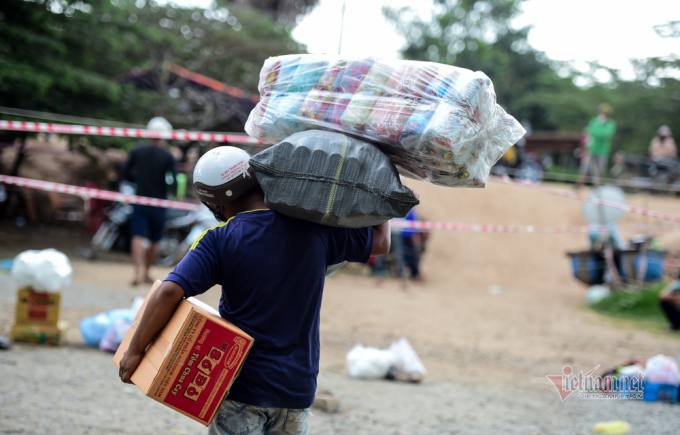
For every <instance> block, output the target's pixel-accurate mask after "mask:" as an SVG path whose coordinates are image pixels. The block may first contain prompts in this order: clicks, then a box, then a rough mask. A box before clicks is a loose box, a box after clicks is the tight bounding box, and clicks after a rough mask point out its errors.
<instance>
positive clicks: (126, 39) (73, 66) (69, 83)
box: [0, 0, 305, 147]
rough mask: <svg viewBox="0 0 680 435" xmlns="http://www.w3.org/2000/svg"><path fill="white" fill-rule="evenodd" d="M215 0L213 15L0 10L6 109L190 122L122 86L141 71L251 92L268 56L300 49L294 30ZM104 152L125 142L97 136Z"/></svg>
mask: <svg viewBox="0 0 680 435" xmlns="http://www.w3.org/2000/svg"><path fill="white" fill-rule="evenodd" d="M226 5H227V1H226V0H218V1H217V2H216V6H215V7H213V8H212V9H208V10H202V9H179V8H174V7H172V6H160V5H158V4H157V3H156V2H155V1H153V0H152V1H146V0H4V1H2V2H0V105H3V106H9V107H17V108H22V109H30V110H42V111H48V112H54V113H61V114H68V115H74V116H87V117H91V118H100V119H109V120H115V121H123V122H131V123H137V124H145V123H146V121H147V120H148V119H150V118H151V117H153V116H156V115H161V116H165V117H167V118H168V119H169V120H170V121H171V122H172V123H173V125H175V126H176V127H178V128H191V127H192V125H191V122H190V120H189V119H188V118H187V117H186V116H185V115H184V114H183V113H182V112H181V111H180V110H178V107H177V100H174V99H172V98H170V97H169V96H168V93H167V89H165V86H164V83H163V80H158V81H157V83H156V85H157V89H156V91H149V90H141V89H137V88H134V87H132V86H130V85H122V84H120V83H119V81H118V80H117V79H118V78H119V77H120V76H121V75H122V74H125V73H127V72H129V71H131V70H133V69H135V68H151V69H153V70H155V71H156V72H158V73H159V76H160V77H161V78H162V77H163V74H164V73H163V71H165V69H164V66H167V65H169V64H176V65H179V66H183V67H185V68H188V69H190V70H193V71H196V72H199V73H201V74H204V75H207V76H209V77H212V78H214V79H216V80H219V81H223V82H225V83H227V84H229V85H232V86H236V87H241V88H244V89H247V90H250V91H253V92H255V91H256V90H257V82H258V79H259V70H260V68H261V66H262V63H263V62H264V60H265V59H266V58H267V57H269V56H274V55H280V54H286V53H290V52H299V51H304V50H305V48H304V47H303V46H300V45H299V44H297V43H296V42H295V41H294V40H293V39H292V38H291V36H290V30H289V28H286V27H284V26H283V25H282V24H279V23H275V22H274V21H272V19H271V18H269V16H268V15H266V14H265V13H263V12H260V11H258V10H254V9H250V8H247V7H239V6H237V5H232V4H229V8H227V7H226ZM91 140H92V141H93V142H94V143H96V144H97V145H99V146H102V147H107V146H126V144H128V142H129V141H126V140H120V139H106V138H91Z"/></svg>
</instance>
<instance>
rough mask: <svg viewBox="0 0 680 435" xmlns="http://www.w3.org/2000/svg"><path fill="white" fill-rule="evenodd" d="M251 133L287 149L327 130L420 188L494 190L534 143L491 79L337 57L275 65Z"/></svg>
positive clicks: (276, 60)
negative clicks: (507, 166)
mask: <svg viewBox="0 0 680 435" xmlns="http://www.w3.org/2000/svg"><path fill="white" fill-rule="evenodd" d="M259 91H260V102H259V103H258V105H257V106H256V107H255V109H253V111H252V112H251V114H250V117H249V118H248V121H247V122H246V127H245V128H246V132H248V134H249V135H251V136H253V137H255V138H257V139H260V140H262V141H263V142H266V143H272V144H275V143H278V142H281V141H282V140H284V139H285V138H287V137H288V136H290V135H292V134H293V133H296V132H299V131H305V130H310V129H322V130H330V131H336V132H340V133H343V134H346V135H350V136H355V137H358V138H362V139H364V140H368V141H370V142H372V143H373V144H375V145H377V146H378V147H379V148H380V149H381V150H382V151H383V152H385V153H386V154H387V155H388V156H389V157H390V159H391V160H392V162H393V163H394V164H395V165H396V167H397V169H398V170H399V172H400V173H401V174H402V175H404V176H406V177H410V178H414V179H417V180H423V181H428V182H431V183H434V184H439V185H442V186H451V187H484V186H485V185H486V181H487V179H488V177H489V172H490V170H491V166H493V164H494V163H496V161H497V160H498V159H499V158H500V157H501V156H502V155H503V154H504V153H505V152H506V151H507V149H508V148H509V147H510V146H511V145H513V144H514V143H515V142H517V140H519V139H520V138H521V137H522V135H523V134H524V129H523V128H522V126H521V125H520V124H519V123H518V122H517V121H516V120H515V118H513V117H512V116H510V115H508V114H507V113H506V112H505V111H504V110H503V108H502V107H500V106H499V105H498V104H496V94H495V92H494V88H493V84H492V83H491V80H490V79H489V78H488V77H487V76H486V75H485V74H484V73H482V72H473V71H470V70H466V69H463V68H457V67H454V66H451V65H442V64H437V63H432V62H417V61H406V60H391V61H386V60H382V59H377V58H372V57H369V58H359V59H351V58H345V57H339V56H328V55H287V56H279V57H273V58H269V59H267V60H266V61H265V63H264V66H263V68H262V71H261V73H260V83H259Z"/></svg>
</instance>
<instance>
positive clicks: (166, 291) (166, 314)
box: [118, 281, 184, 384]
mask: <svg viewBox="0 0 680 435" xmlns="http://www.w3.org/2000/svg"><path fill="white" fill-rule="evenodd" d="M183 297H184V290H183V289H182V287H180V286H179V285H178V284H176V283H174V282H172V281H163V283H162V284H161V285H160V286H159V287H158V289H156V291H154V292H153V294H152V295H151V297H150V298H149V302H147V304H146V308H145V309H144V315H143V316H142V319H141V320H140V321H139V326H138V327H137V330H136V331H135V335H133V336H132V341H130V347H129V348H128V350H127V351H126V352H125V355H124V356H123V359H122V360H121V361H120V370H119V371H118V375H119V376H120V380H121V381H123V382H125V383H128V384H131V383H132V381H131V380H130V377H131V376H132V374H133V373H134V372H135V370H137V366H139V363H140V362H141V361H142V358H143V357H144V351H145V350H146V347H147V346H148V345H149V343H151V340H153V339H154V337H155V336H156V335H158V333H159V332H160V331H161V329H163V327H164V326H165V325H167V323H168V321H169V320H170V318H171V317H172V315H173V313H174V312H175V309H176V308H177V305H178V304H179V302H180V301H181V300H182V298H183Z"/></svg>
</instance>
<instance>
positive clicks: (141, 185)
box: [125, 118, 177, 286]
mask: <svg viewBox="0 0 680 435" xmlns="http://www.w3.org/2000/svg"><path fill="white" fill-rule="evenodd" d="M147 129H148V130H153V131H159V132H171V131H172V126H171V125H170V123H169V122H168V121H166V120H165V119H163V118H153V119H152V120H151V121H149V124H148V126H147ZM164 145H165V141H164V140H163V139H151V140H150V141H149V143H148V144H140V145H139V146H137V147H136V148H135V149H133V150H132V152H130V156H129V157H128V161H127V164H126V165H125V178H126V179H128V180H129V181H131V182H133V183H136V185H137V190H136V194H137V195H139V196H145V197H148V198H158V199H167V197H168V182H167V180H166V176H167V175H169V174H172V180H171V181H172V182H171V183H170V187H171V189H172V190H173V192H176V189H177V178H176V176H177V169H176V167H175V158H174V157H173V156H172V154H170V152H168V151H167V150H165V149H164V148H163V146H164ZM165 213H166V210H165V209H164V208H161V207H151V206H145V205H137V204H135V205H134V206H133V212H132V216H131V217H130V233H131V236H132V241H131V246H130V250H131V251H132V263H133V266H134V277H133V278H132V285H133V286H136V285H137V284H139V283H152V282H153V280H152V279H151V277H150V276H149V270H150V269H151V265H153V264H154V263H155V261H156V257H158V241H159V240H160V239H161V237H162V236H163V229H164V228H165ZM144 239H148V240H149V241H150V242H151V243H150V245H149V247H148V248H147V250H146V253H145V252H144Z"/></svg>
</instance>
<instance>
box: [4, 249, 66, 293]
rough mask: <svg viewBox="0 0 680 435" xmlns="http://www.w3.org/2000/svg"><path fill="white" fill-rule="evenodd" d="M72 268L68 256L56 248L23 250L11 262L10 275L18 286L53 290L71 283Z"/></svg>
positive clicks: (41, 290)
mask: <svg viewBox="0 0 680 435" xmlns="http://www.w3.org/2000/svg"><path fill="white" fill-rule="evenodd" d="M72 273H73V268H72V267H71V263H70V262H69V260H68V257H67V256H66V255H64V254H62V253H61V252H59V251H57V250H56V249H45V250H43V251H34V250H31V251H24V252H22V253H21V254H19V255H17V257H16V258H15V259H14V261H13V263H12V277H13V278H14V280H15V281H16V282H17V284H18V285H19V287H31V288H33V290H35V291H39V292H55V291H57V290H59V289H61V288H62V287H64V286H66V285H68V284H70V283H71V274H72Z"/></svg>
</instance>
